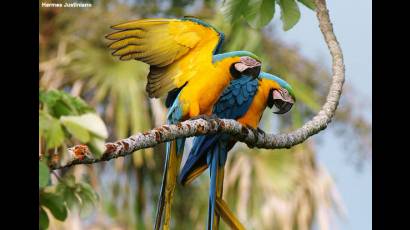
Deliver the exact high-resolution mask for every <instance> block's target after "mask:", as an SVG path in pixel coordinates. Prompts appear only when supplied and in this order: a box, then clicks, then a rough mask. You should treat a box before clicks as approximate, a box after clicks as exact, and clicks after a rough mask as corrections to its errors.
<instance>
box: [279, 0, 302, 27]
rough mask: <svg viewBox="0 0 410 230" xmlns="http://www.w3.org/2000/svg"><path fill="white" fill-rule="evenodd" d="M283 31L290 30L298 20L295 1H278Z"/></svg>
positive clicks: (298, 15)
mask: <svg viewBox="0 0 410 230" xmlns="http://www.w3.org/2000/svg"><path fill="white" fill-rule="evenodd" d="M279 5H280V9H281V17H280V18H281V20H282V22H283V30H285V31H287V30H289V29H291V28H292V27H293V26H294V25H296V23H297V22H298V21H299V19H300V11H299V7H298V5H297V4H296V2H295V0H279Z"/></svg>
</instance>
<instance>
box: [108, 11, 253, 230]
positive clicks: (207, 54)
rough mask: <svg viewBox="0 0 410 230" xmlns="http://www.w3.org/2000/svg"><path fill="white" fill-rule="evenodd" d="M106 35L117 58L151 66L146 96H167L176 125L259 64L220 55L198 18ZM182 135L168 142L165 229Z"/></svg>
mask: <svg viewBox="0 0 410 230" xmlns="http://www.w3.org/2000/svg"><path fill="white" fill-rule="evenodd" d="M112 28H113V29H116V30H119V31H116V32H114V33H111V34H109V35H107V36H106V37H107V38H108V39H111V40H115V41H114V42H113V43H111V44H110V45H109V47H110V48H112V49H114V50H115V51H114V52H113V55H115V56H120V60H130V59H136V60H139V61H142V62H145V63H147V64H149V65H150V72H149V74H148V83H147V86H146V91H147V92H148V95H149V96H150V97H154V98H158V97H162V96H164V95H165V94H167V99H166V105H167V107H170V109H169V112H168V115H167V121H168V123H169V124H175V123H177V122H179V121H183V120H186V119H192V118H195V117H198V116H200V115H208V116H209V115H211V114H212V108H213V105H214V104H215V102H216V101H217V100H218V98H219V96H220V95H221V93H222V92H223V90H224V89H225V87H226V86H228V85H229V83H230V81H231V80H233V79H236V78H238V77H241V76H242V75H243V74H247V75H250V76H253V77H254V78H257V77H258V75H259V73H260V69H261V63H260V61H259V58H258V57H257V56H256V55H255V54H253V53H251V52H247V51H235V52H229V53H224V54H218V53H219V51H220V49H221V45H222V42H223V40H224V35H223V33H222V32H220V31H218V30H216V29H215V28H214V27H212V26H211V25H209V24H207V23H205V22H203V21H201V20H199V19H196V18H188V17H186V18H182V19H141V20H135V21H130V22H126V23H122V24H119V25H115V26H112ZM184 143H185V138H181V139H177V140H175V141H172V142H169V143H167V144H166V161H165V166H164V167H165V169H164V176H163V180H162V185H161V191H160V197H159V201H158V209H157V215H156V221H155V227H154V228H155V229H159V227H160V224H161V220H162V213H163V210H164V208H165V218H164V225H163V228H164V229H169V223H170V216H171V200H172V196H173V192H174V190H175V184H176V181H177V174H178V170H179V166H180V162H181V159H182V153H183V149H184Z"/></svg>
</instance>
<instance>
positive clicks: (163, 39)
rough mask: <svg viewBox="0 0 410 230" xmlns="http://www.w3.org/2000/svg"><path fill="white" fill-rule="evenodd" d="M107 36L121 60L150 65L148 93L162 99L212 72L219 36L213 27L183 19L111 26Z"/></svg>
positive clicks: (140, 21) (151, 20) (145, 21)
mask: <svg viewBox="0 0 410 230" xmlns="http://www.w3.org/2000/svg"><path fill="white" fill-rule="evenodd" d="M112 28H113V29H115V30H118V31H115V32H113V33H111V34H109V35H107V36H106V38H107V39H110V40H114V41H113V42H112V43H111V44H110V45H109V48H110V49H113V50H114V51H113V53H112V54H113V55H114V56H119V58H120V60H131V59H136V60H139V61H142V62H145V63H147V64H149V65H150V73H149V75H148V83H147V87H146V90H147V92H148V94H149V96H150V97H161V96H163V95H165V94H166V93H167V92H168V91H170V90H172V89H174V88H179V87H181V86H183V85H184V84H185V83H186V82H187V81H188V80H190V79H192V78H193V77H195V75H196V74H197V73H199V72H202V71H205V72H206V71H210V69H209V68H213V65H212V55H213V51H214V49H215V47H216V46H217V44H218V42H219V33H218V32H217V31H215V30H214V29H213V28H211V27H206V26H203V25H200V24H198V23H196V22H193V21H189V20H180V19H141V20H134V21H129V22H125V23H122V24H119V25H115V26H112Z"/></svg>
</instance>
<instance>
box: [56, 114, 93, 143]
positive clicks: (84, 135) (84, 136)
mask: <svg viewBox="0 0 410 230" xmlns="http://www.w3.org/2000/svg"><path fill="white" fill-rule="evenodd" d="M63 118H65V117H61V118H60V120H61V123H62V124H63V125H64V127H65V128H66V129H67V130H68V132H69V133H71V134H72V135H73V136H74V137H75V138H77V139H78V140H79V141H81V142H82V143H87V142H88V141H90V134H89V133H88V130H87V129H86V128H85V127H83V126H81V125H79V124H77V123H76V122H73V121H71V120H70V119H63Z"/></svg>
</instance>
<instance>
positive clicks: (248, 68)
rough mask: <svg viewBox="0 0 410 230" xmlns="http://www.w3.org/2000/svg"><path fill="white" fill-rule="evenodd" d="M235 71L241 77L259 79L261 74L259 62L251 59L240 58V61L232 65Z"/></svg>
mask: <svg viewBox="0 0 410 230" xmlns="http://www.w3.org/2000/svg"><path fill="white" fill-rule="evenodd" d="M234 66H235V69H236V70H237V71H238V72H239V73H241V74H242V75H248V76H251V77H253V78H257V77H259V73H260V72H261V66H262V64H261V62H260V61H258V60H255V59H253V58H251V57H241V61H240V62H238V63H235V64H234Z"/></svg>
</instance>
